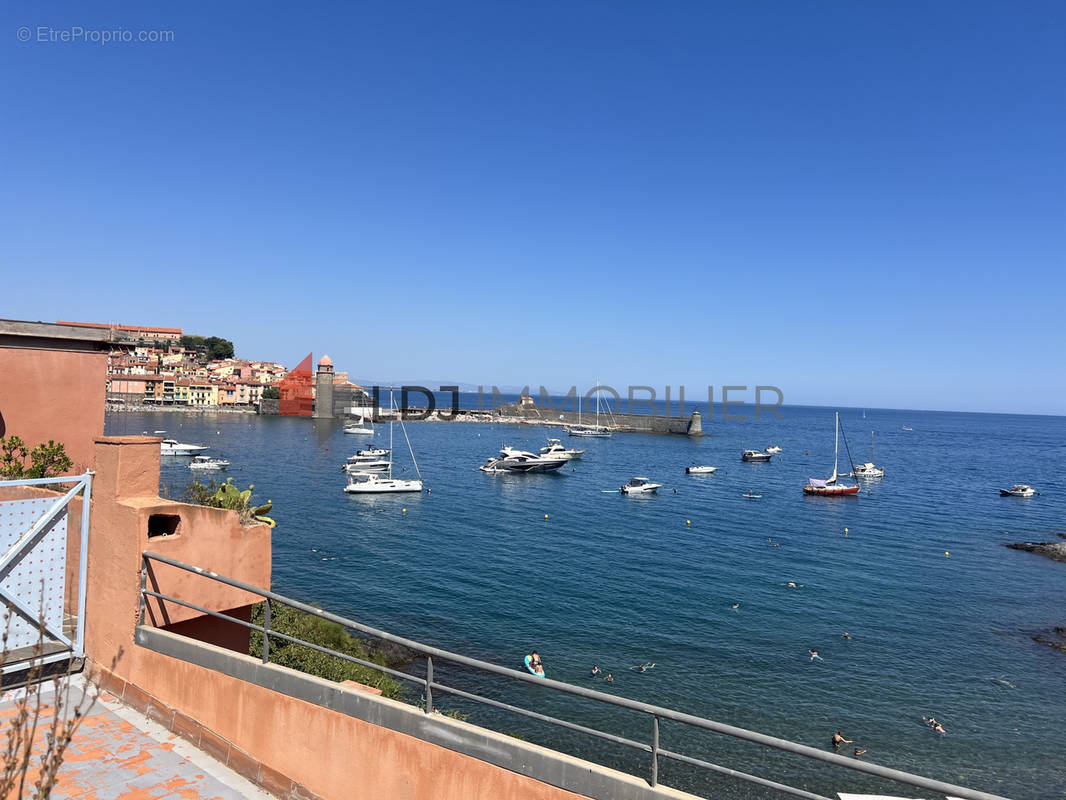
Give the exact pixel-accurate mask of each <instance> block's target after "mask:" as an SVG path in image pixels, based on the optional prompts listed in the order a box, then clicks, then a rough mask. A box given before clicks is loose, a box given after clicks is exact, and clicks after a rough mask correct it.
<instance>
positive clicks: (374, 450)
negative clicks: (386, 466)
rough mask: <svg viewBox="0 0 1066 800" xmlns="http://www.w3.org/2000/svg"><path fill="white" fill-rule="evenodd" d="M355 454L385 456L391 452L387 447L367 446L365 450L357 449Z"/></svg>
mask: <svg viewBox="0 0 1066 800" xmlns="http://www.w3.org/2000/svg"><path fill="white" fill-rule="evenodd" d="M355 454H356V455H357V456H359V457H360V458H384V457H385V456H387V455H388V454H389V449H388V448H387V447H367V448H366V449H364V450H356V451H355Z"/></svg>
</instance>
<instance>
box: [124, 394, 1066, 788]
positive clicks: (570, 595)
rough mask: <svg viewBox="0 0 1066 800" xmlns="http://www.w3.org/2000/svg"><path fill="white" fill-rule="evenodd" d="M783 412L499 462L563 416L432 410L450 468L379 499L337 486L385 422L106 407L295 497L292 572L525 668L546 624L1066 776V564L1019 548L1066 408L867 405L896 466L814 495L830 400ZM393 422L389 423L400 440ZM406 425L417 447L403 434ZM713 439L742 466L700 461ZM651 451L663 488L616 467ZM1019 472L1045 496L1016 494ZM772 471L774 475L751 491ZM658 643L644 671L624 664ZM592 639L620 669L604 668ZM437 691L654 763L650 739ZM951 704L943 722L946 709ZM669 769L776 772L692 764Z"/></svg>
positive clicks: (962, 758) (639, 732) (600, 718)
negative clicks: (503, 469)
mask: <svg viewBox="0 0 1066 800" xmlns="http://www.w3.org/2000/svg"><path fill="white" fill-rule="evenodd" d="M782 415H783V419H782V420H781V421H776V420H773V419H770V420H764V421H762V422H758V423H756V422H746V423H724V422H720V421H717V420H716V421H709V420H706V419H705V430H708V431H709V432H710V433H712V434H713V435H712V436H709V437H705V438H702V439H698V440H690V439H687V438H684V437H665V436H651V435H640V434H626V435H617V436H615V437H614V438H612V439H607V440H601V439H587V440H578V439H564V441H566V442H567V443H568V446H571V445H576V446H580V447H584V448H586V449H587V450H588V452H587V454H586V456H585V458H584V460H582V461H580V462H577V463H575V464H574V465H573V471H570V470H569V468H568V469H567V471H566V472H565V473H560V474H554V475H525V476H521V475H502V476H490V475H485V474H482V473H480V472H478V471H477V470H476V467H477V466H478V464H480V463H481V462H482V461H483V460H484V459H485V458H486V457H487V456H490V455H493V454H494V453H495V452H496V451H497V450H498V449H499V447H500V446H501V445H503V444H511V445H513V446H516V447H523V448H527V449H536V448H537V447H539V446H541V445H542V444H543V443H544V439H545V437H546V436H547V435H549V434H548V433H547V432H546V431H545V429H542V428H538V427H530V426H499V425H488V424H485V425H481V424H461V423H451V424H448V423H432V424H431V423H418V424H409V425H408V433H409V434H410V437H411V440H412V443H413V445H414V448H415V454H416V456H417V458H418V459H419V466H420V467H421V469H422V472H423V475H424V477H425V481H426V485H427V486H428V487H430V488H431V489H432V491H431V493H428V494H423V495H421V496H418V495H401V496H395V497H381V496H379V497H361V498H354V497H349V496H347V495H345V494H344V493H343V492H342V491H341V488H342V486H343V479H342V475H341V472H340V463H341V462H342V461H343V459H344V458H345V457H346V456H348V455H350V454H351V453H352V452H354V451H355V449H356V448H357V447H361V446H364V444H365V442H366V441H367V439H366V438H365V437H351V436H344V435H343V434H342V433H341V432H340V427H339V425H337V424H335V423H332V422H326V421H316V422H312V421H309V420H301V419H282V418H276V417H275V418H259V417H252V416H242V415H210V416H194V415H184V414H177V413H160V412H156V413H151V412H146V413H124V414H115V415H112V416H110V417H109V418H108V431H109V432H110V433H139V432H141V431H142V430H148V431H152V430H156V429H166V430H168V432H169V433H170V434H171V435H173V436H175V437H176V438H178V439H180V440H182V441H199V442H202V443H206V444H210V445H212V448H213V449H212V451H211V452H212V453H215V454H222V455H225V456H226V457H229V458H231V459H232V460H233V462H234V469H233V470H232V471H231V472H230V474H231V475H232V476H233V477H234V480H235V482H237V483H240V484H242V485H245V484H248V483H254V484H255V486H256V496H257V497H261V498H264V499H265V498H270V499H272V500H273V501H274V504H275V511H274V513H273V516H274V517H275V518H276V519H277V521H278V528H277V530H276V531H275V533H274V575H273V581H274V588H275V589H276V590H277V591H280V592H282V593H285V594H288V595H291V596H294V597H296V598H299V599H303V600H306V601H310V602H316V603H319V604H321V605H323V606H325V607H328V608H330V609H331V610H334V611H337V612H338V613H342V614H346V615H350V616H352V617H354V618H355V619H358V620H361V621H363V622H365V623H367V624H371V625H375V626H379V627H382V628H385V629H387V630H390V631H392V632H395V633H398V634H401V635H405V636H409V637H411V638H415V639H420V640H424V641H427V642H431V643H434V644H437V645H439V646H442V647H446V648H448V649H451V650H456V651H459V652H464V653H467V654H469V655H473V656H476V657H480V658H484V659H486V660H489V661H493V662H495V663H499V664H505V665H511V666H516V667H518V668H521V660H522V656H523V654H525V653H527V652H528V651H529V650H530V649H532V648H536V649H538V650H539V652H540V654H541V657H542V659H543V660H544V662H545V664H546V667H547V669H548V673H549V675H550V676H551V677H553V678H556V679H559V680H563V681H568V682H573V683H576V684H580V685H587V686H594V687H595V688H599V689H603V690H606V691H610V692H613V693H617V694H619V695H624V696H627V697H631V698H634V699H638V700H645V701H649V702H653V703H658V704H661V705H664V706H669V707H672V708H677V709H680V710H683V711H687V712H690V713H694V714H699V715H703V716H709V717H711V718H713V719H716V720H719V721H722V722H727V723H731V724H734V725H739V726H742V727H746V728H749V729H753V730H756V731H760V732H763V733H768V734H773V735H777V736H782V737H785V738H789V739H793V740H795V741H799V742H804V743H807V744H812V745H816V746H823V745H825V744H826V743H827V741H828V739H829V736H830V734H831V733H832V732H833V731H834V730H837V729H840V730H842V731H843V732H844V735H845V736H846V737H847V738H849V739H854V740H855V741H856V744H858V745H861V746H863V747H866V748H868V750H869V752H868V754H867V756H866V758H867V759H869V760H871V761H875V762H877V763H881V764H885V765H888V766H893V767H898V768H901V769H905V770H909V771H915V772H919V773H921V774H925V775H929V776H931V777H936V778H941V779H943V780H948V781H952V782H956V783H962V784H966V785H969V786H972V787H974V788H980V789H984V790H986V791H993V792H996V793H999V794H1005V795H1008V796H1014V797H1049V798H1051V797H1063V796H1066V772H1064V770H1063V769H1062V768H1061V754H1060V749H1061V743H1062V742H1063V741H1064V740H1066V656H1064V655H1063V654H1061V653H1059V652H1056V651H1055V650H1053V649H1051V648H1049V647H1047V646H1045V645H1041V644H1038V643H1036V642H1034V641H1033V640H1032V636H1033V635H1034V634H1037V633H1040V632H1042V631H1044V630H1046V629H1048V628H1052V627H1054V626H1056V625H1063V624H1064V623H1066V565H1064V564H1059V563H1055V562H1052V561H1050V560H1048V559H1046V558H1043V557H1041V556H1036V555H1032V554H1029V553H1024V552H1020V551H1014V550H1009V549H1006V548H1004V547H1003V545H1004V544H1005V543H1009V542H1016V541H1025V540H1040V541H1048V540H1051V539H1052V538H1054V534H1055V533H1056V532H1064V531H1066V520H1064V511H1066V503H1064V498H1066V479H1064V477H1063V476H1064V470H1063V467H1064V464H1066V418H1061V417H1025V416H1009V415H981V414H952V413H934V412H910V411H908V412H903V411H880V410H868V411H867V419H865V420H863V419H862V412H861V411H860V410H845V411H843V412H842V415H841V418H842V422H843V424H844V427H845V430H846V431H847V433H848V435H849V439H850V443H851V448H852V453H853V455H854V457H855V459H856V460H857V461H866V460H868V459H869V448H870V431H871V430H872V431H876V434H877V458H876V461H877V463H878V464H879V465H884V466H885V467H886V476H885V478H884V479H883V480H881V481H877V482H872V483H868V484H866V485H867V486H868V487H869V488H868V490H864V492H863V493H862V494H860V495H859V496H858V497H855V498H817V497H806V496H805V495H803V494H802V491H801V487H802V486H803V484H804V483H805V482H806V478H807V477H808V476H809V475H810V476H815V477H826V476H827V475H828V473H829V472H830V471H831V469H832V457H833V452H832V448H833V413H832V410H829V409H817V408H786V409H783V412H782ZM905 425H906V426H910V427H912V428H913V431H904V430H903V426H905ZM396 434H397V436H399V435H400V432H399V428H398V427H397V429H396ZM387 436H388V430H387V426H379V430H378V435H377V441H378V442H380V441H381V440H382V439H384V438H387ZM579 442H580V444H578V443H579ZM770 444H778V445H780V446H781V447H783V448H784V452H782V453H781V454H780V455H777V456H775V457H774V459H773V461H772V462H771V463H769V464H743V463H741V462H740V452H741V450H742V449H744V448H748V447H751V448H758V449H762V448H764V447H766V446H768V445H770ZM808 451H809V454H806V453H807V452H808ZM397 452H398V454H400V455H399V456H398V458H399V459H400V460H401V461H402V462H403V463H408V461H407V453H406V448H405V447H404V446H403V444H402V442H399V443H398V445H397ZM170 462H172V463H167V464H165V465H164V471H163V481H162V482H163V484H164V486H165V487H167V488H168V489H169V490H170V492H171V494H172V495H173V496H178V495H180V492H181V489H182V487H183V486H185V485H186V484H187V483H188V482H189V480H190V471H189V470H188V469H187V466H186V464H187V462H186V460H184V459H170ZM693 462H697V463H709V464H714V465H717V466H718V467H719V468H720V469H719V472H718V473H717V474H715V475H710V476H698V477H697V476H686V475H685V474H684V467H685V466H686V465H688V464H691V463H693ZM408 471H409V472H410V471H411V470H410V468H409V469H408ZM634 475H646V476H649V477H651V478H653V479H655V480H657V481H659V482H662V483H664V484H665V487H664V488H663V489H661V490H660V492H661V493H660V494H659V495H658V496H654V497H642V498H638V497H626V496H622V495H619V494H617V493H604V491H603V490H609V489H614V488H617V487H618V486H619V485H620V484H622V483H623V482H625V481H626V480H628V479H629V478H630V477H632V476H634ZM1016 482H1028V483H1031V484H1032V485H1033V486H1034V487H1035V488H1037V489H1038V490H1039V491H1041V492H1042V494H1041V496H1039V497H1035V498H1032V499H1029V500H1024V499H1017V498H1001V497H999V494H998V491H997V489H998V488H999V487H1001V486H1003V487H1006V486H1009V485H1011V484H1012V483H1016ZM749 488H752V489H754V490H755V491H756V492H761V493H762V495H763V497H762V499H761V500H758V501H752V500H746V499H744V498H742V497H741V493H742V492H745V491H746V490H748V489H749ZM675 489H676V490H677V493H676V494H675V493H674V490H675ZM403 508H406V509H407V512H406V514H404V513H402V510H401V509H403ZM545 514H547V515H548V519H547V520H545V519H544V515H545ZM686 521H691V524H687V522H686ZM845 527H846V528H848V535H847V536H845V535H844V529H845ZM945 552H948V553H950V556H946V555H945ZM204 566H207V567H210V566H211V565H209V564H208V565H204ZM789 581H794V582H795V583H796V584H797V587H796V588H790V587H789V586H788V582H789ZM734 603H739V608H738V609H737V610H734V609H733V608H732V605H733V604H734ZM845 631H846V632H848V633H849V634H850V636H851V639H850V640H845V639H843V637H842V634H843V633H844V632H845ZM809 648H813V649H816V650H818V651H819V652H820V654H821V656H822V657H823V660H821V661H812V660H811V659H810V657H809V656H808V652H807V651H808V649H809ZM648 661H654V662H655V663H656V667H655V668H654V669H653V670H652V671H650V672H648V673H644V674H638V673H634V672H632V671H630V670H629V669H628V668H627V667H628V666H629V665H631V664H637V663H641V662H648ZM592 664H598V665H599V666H600V668H601V669H602V670H604V671H605V672H606V671H611V672H613V673H614V675H615V678H616V680H615V683H614V684H613V685H608V684H605V683H603V682H602V681H599V682H597V681H593V680H592V679H591V678H589V677H588V671H589V668H590V667H591V666H592ZM438 677H440V676H438ZM445 680H454V681H455V685H458V686H460V687H461V688H465V689H468V690H471V691H484V692H486V693H488V694H490V695H492V696H495V697H498V698H500V699H507V700H509V701H513V702H529V703H533V704H536V705H537V706H538V707H540V708H542V709H545V710H547V711H548V712H549V713H558V714H561V715H566V716H567V717H568V718H570V719H574V720H575V721H579V722H582V723H585V724H599V725H603V726H605V727H607V728H609V729H611V730H613V731H617V732H622V733H625V734H627V735H632V736H634V737H635V738H639V739H641V740H644V741H648V738H649V735H650V731H649V725H648V723H647V721H646V720H643V719H640V718H635V717H634V718H632V719H630V718H628V717H625V716H624V715H622V716H621V717H620V716H619V715H618V714H616V713H608V712H607V711H605V710H604V709H599V708H596V707H592V706H586V705H582V704H580V703H574V702H573V701H570V700H563V699H561V698H557V697H554V696H552V695H550V694H549V693H547V692H543V691H542V690H538V689H536V688H529V687H524V686H519V687H515V688H513V689H508V690H506V691H505V689H504V687H502V686H501V685H500V684H499V682H492V683H491V684H490V683H487V682H483V679H481V678H478V677H477V676H472V675H468V674H464V673H462V672H458V671H456V672H452V673H448V672H447V671H445ZM437 704H438V705H439V706H440V705H448V707H456V708H459V709H461V710H463V711H467V712H471V713H472V716H471V721H473V722H480V723H482V724H490V725H494V726H498V727H501V728H502V729H504V730H508V731H516V732H521V733H522V734H523V735H525V736H526V737H527V738H529V739H531V740H534V741H543V742H546V743H551V744H553V745H555V746H559V747H563V748H565V749H570V750H572V751H574V752H578V753H581V754H586V755H595V756H596V757H598V758H602V759H603V760H605V761H607V762H609V763H612V764H615V765H617V766H620V767H622V768H625V769H628V770H630V771H632V772H634V773H636V774H640V775H642V776H643V775H646V774H647V771H646V768H647V757H646V756H643V755H640V754H633V753H631V752H625V751H622V752H619V751H617V750H616V749H614V748H613V747H612V746H607V745H603V744H601V743H598V742H594V741H590V740H588V739H586V738H583V737H580V736H577V735H569V734H559V733H558V732H556V731H545V730H543V729H541V728H538V727H536V726H535V725H534V724H531V723H527V722H525V721H523V720H516V719H515V718H513V717H512V718H508V719H502V720H501V719H498V718H496V717H494V716H493V714H492V713H491V712H487V711H484V710H482V709H480V708H478V707H474V708H471V707H469V706H468V705H465V704H463V703H460V702H455V703H451V704H447V703H446V702H445V701H442V700H441V699H439V698H438V700H437ZM930 714H931V715H935V716H936V717H937V718H938V719H940V720H941V721H942V722H943V724H944V726H945V728H946V729H947V731H948V735H947V736H945V737H937V736H935V735H933V734H931V733H930V732H929V730H928V729H927V728H926V727H925V726H924V724H923V723H922V716H923V715H930ZM663 746H664V747H667V748H671V749H675V750H680V751H683V752H687V753H691V754H700V755H703V756H705V757H708V758H710V759H711V760H716V761H717V762H719V763H724V764H727V765H729V766H732V767H735V768H740V769H746V770H749V771H752V772H756V773H759V774H763V775H767V776H769V777H787V778H788V779H789V782H792V783H796V782H797V781H798V782H800V783H803V784H805V785H807V786H809V787H811V788H813V789H815V790H818V791H825V792H829V791H836V790H846V789H857V788H862V787H872V786H875V784H873V783H870V782H866V779H864V778H862V776H858V775H855V776H852V775H850V774H845V773H843V772H842V771H839V770H827V768H824V767H821V766H806V765H804V764H802V763H800V762H797V761H795V760H788V759H786V758H785V757H782V756H776V755H771V756H767V755H765V754H763V753H762V752H761V751H759V750H758V749H756V748H752V747H750V746H747V745H741V744H738V743H735V742H732V741H731V740H724V739H722V738H718V737H714V736H712V735H710V734H692V733H689V732H685V731H680V730H678V729H676V728H672V727H670V726H664V728H663ZM662 779H663V780H664V781H665V782H668V783H672V784H674V785H682V786H685V787H686V788H690V789H694V790H697V791H700V792H711V791H714V792H716V794H717V795H718V796H730V797H741V796H761V795H760V793H759V792H753V791H750V790H745V789H744V788H743V787H741V786H737V785H736V784H734V783H732V782H728V781H726V782H721V781H724V780H725V779H712V778H708V777H707V776H704V775H695V774H692V773H689V772H687V771H684V770H681V769H678V768H676V767H669V766H667V767H664V768H663V772H662ZM903 793H906V792H903ZM911 794H913V793H911ZM925 794H926V795H928V793H925Z"/></svg>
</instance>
